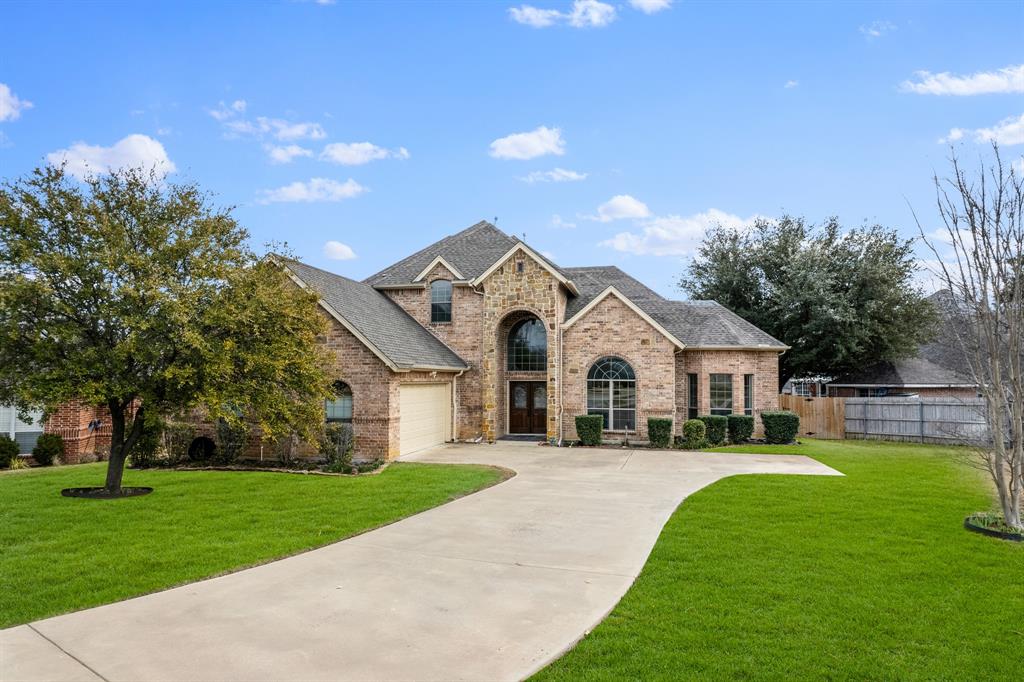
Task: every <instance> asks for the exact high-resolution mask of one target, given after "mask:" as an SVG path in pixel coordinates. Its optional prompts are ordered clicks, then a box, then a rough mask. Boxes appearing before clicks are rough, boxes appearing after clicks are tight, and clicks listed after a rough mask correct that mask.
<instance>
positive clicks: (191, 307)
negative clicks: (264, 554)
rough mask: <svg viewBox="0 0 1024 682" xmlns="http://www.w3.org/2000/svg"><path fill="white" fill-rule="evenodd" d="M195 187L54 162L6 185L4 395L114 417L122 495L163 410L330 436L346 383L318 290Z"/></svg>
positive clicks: (113, 489)
mask: <svg viewBox="0 0 1024 682" xmlns="http://www.w3.org/2000/svg"><path fill="white" fill-rule="evenodd" d="M247 242H248V233H247V232H246V231H245V230H244V229H242V228H241V227H240V226H239V225H238V223H237V222H235V219H234V218H233V217H232V216H231V213H230V210H229V209H222V208H216V207H214V206H212V205H211V204H210V201H209V197H208V196H207V195H206V194H204V193H203V192H202V191H200V189H199V188H198V187H196V186H195V185H192V184H182V185H176V184H170V183H168V182H166V181H165V179H164V178H163V177H161V176H160V175H158V174H157V173H155V172H153V171H149V172H147V171H143V170H137V169H136V170H119V171H115V172H113V173H111V174H107V175H102V176H93V177H90V178H87V179H86V180H84V181H83V182H77V181H75V180H73V179H72V178H71V177H69V176H68V175H67V174H66V173H65V170H64V168H63V167H53V166H46V167H42V168H38V169H36V170H35V171H34V172H32V173H31V174H30V175H28V176H27V177H24V178H21V179H18V180H13V181H7V182H4V183H3V184H2V185H0V403H10V404H14V405H16V406H17V407H18V408H19V409H20V410H22V411H24V410H27V409H29V408H36V407H44V408H53V407H55V406H57V405H59V404H61V403H64V402H66V401H69V400H72V399H80V400H82V401H84V402H85V403H86V404H91V405H102V406H105V407H106V408H107V409H109V411H110V423H111V443H110V458H109V464H108V468H107V476H106V483H105V486H104V487H105V488H106V491H107V492H108V493H109V494H110V495H111V496H116V495H118V494H120V493H121V478H122V474H123V471H124V465H125V461H126V459H127V458H128V457H129V456H130V455H131V453H132V451H133V450H134V448H135V447H136V445H137V443H138V442H139V440H140V438H141V437H142V436H143V431H144V428H145V425H146V424H147V423H149V424H153V423H159V420H153V419H147V418H146V417H147V414H149V413H152V414H153V415H154V416H159V417H161V418H163V417H170V416H175V415H180V414H185V413H187V412H188V411H190V410H192V409H195V408H201V409H202V410H204V411H205V413H206V414H207V415H208V417H209V418H210V419H214V420H216V419H219V418H223V419H226V420H228V421H230V422H233V423H234V422H238V421H240V420H241V419H243V416H244V418H246V419H249V420H251V421H252V422H254V423H255V424H256V425H258V426H259V427H261V428H262V430H263V432H264V433H265V434H267V435H268V436H270V437H273V436H274V435H275V434H282V433H285V432H289V433H290V432H293V431H294V432H298V433H300V434H302V435H303V437H306V438H308V439H313V438H315V435H316V432H317V430H318V428H319V425H320V422H321V420H322V409H323V407H322V406H323V400H324V398H325V397H326V396H328V395H329V394H330V383H329V382H328V381H327V378H326V376H325V375H324V373H323V371H322V369H321V368H322V366H323V365H322V358H321V353H322V351H321V350H320V349H319V346H317V344H316V338H317V336H318V335H319V334H321V333H322V331H323V330H324V325H325V321H324V319H323V318H322V316H321V315H320V314H319V312H318V311H317V309H316V304H317V300H316V296H314V295H313V294H311V293H308V292H306V291H303V290H302V289H300V288H298V287H296V286H295V285H294V284H293V283H292V282H291V281H290V280H289V279H288V278H287V276H286V274H285V273H284V272H282V270H281V268H280V266H279V265H278V264H277V263H276V261H274V260H273V259H260V258H258V257H257V256H256V255H255V254H254V253H253V251H252V250H251V249H250V248H249V247H248V245H247Z"/></svg>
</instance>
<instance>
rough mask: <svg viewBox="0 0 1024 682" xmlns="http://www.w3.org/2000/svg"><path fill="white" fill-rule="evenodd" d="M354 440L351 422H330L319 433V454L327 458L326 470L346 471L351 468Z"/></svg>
mask: <svg viewBox="0 0 1024 682" xmlns="http://www.w3.org/2000/svg"><path fill="white" fill-rule="evenodd" d="M354 445H355V441H354V439H353V437H352V425H351V424H337V423H333V422H332V423H330V424H327V425H325V426H324V431H323V433H322V434H321V435H320V454H321V455H323V456H324V457H325V458H326V459H327V467H326V468H327V470H328V471H334V472H348V471H350V470H351V469H352V450H353V449H354Z"/></svg>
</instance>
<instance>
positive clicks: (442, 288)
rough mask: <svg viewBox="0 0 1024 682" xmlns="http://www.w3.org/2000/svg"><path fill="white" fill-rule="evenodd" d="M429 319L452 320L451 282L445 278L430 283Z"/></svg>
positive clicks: (435, 320)
mask: <svg viewBox="0 0 1024 682" xmlns="http://www.w3.org/2000/svg"><path fill="white" fill-rule="evenodd" d="M430 321H431V322H433V323H437V322H451V321H452V283H451V282H449V281H448V280H446V279H435V280H434V281H433V282H431V283H430Z"/></svg>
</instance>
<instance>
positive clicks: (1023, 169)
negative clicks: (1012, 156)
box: [1010, 156, 1024, 176]
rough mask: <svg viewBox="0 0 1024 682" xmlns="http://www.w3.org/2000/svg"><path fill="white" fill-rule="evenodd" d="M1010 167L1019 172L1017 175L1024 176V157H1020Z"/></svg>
mask: <svg viewBox="0 0 1024 682" xmlns="http://www.w3.org/2000/svg"><path fill="white" fill-rule="evenodd" d="M1010 167H1011V168H1013V170H1015V171H1017V175H1022V176H1024V156H1022V157H1020V158H1019V159H1017V160H1016V161H1011V162H1010Z"/></svg>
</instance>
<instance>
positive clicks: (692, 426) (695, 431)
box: [683, 419, 708, 450]
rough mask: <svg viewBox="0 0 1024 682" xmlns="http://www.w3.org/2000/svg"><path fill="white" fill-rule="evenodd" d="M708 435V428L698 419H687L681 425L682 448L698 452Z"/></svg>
mask: <svg viewBox="0 0 1024 682" xmlns="http://www.w3.org/2000/svg"><path fill="white" fill-rule="evenodd" d="M707 435H708V427H707V426H705V425H704V422H702V421H701V420H699V419H687V420H686V422H685V423H684V424H683V446H684V447H685V448H686V449H687V450H699V449H700V448H702V447H704V442H705V439H706V438H707Z"/></svg>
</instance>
